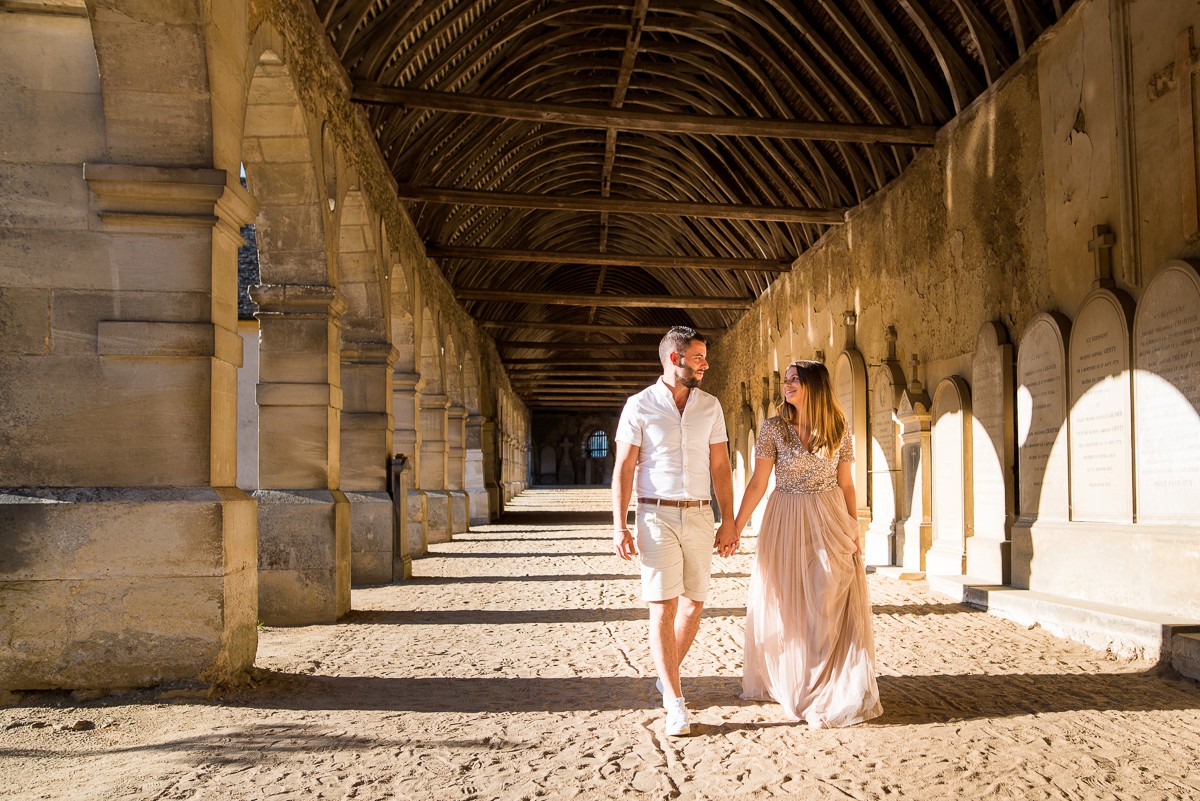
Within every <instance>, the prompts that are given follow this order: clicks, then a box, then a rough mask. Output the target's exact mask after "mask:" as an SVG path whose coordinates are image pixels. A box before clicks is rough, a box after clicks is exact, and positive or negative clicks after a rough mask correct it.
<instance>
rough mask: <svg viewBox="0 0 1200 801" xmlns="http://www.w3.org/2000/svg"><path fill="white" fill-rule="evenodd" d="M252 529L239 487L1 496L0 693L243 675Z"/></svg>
mask: <svg viewBox="0 0 1200 801" xmlns="http://www.w3.org/2000/svg"><path fill="white" fill-rule="evenodd" d="M255 526H256V521H255V513H254V501H253V499H251V498H250V497H249V496H248V495H246V493H244V492H242V491H241V490H238V489H234V488H219V489H216V488H211V487H194V488H193V487H185V488H130V489H112V488H71V487H53V488H48V487H40V488H37V489H0V584H2V585H3V587H4V591H3V592H0V632H3V633H4V634H3V636H0V689H6V690H39V689H81V688H88V689H93V688H94V689H107V688H118V687H149V686H154V685H156V684H161V683H162V682H166V681H214V682H216V681H228V680H230V679H234V678H236V677H238V676H239V675H241V674H242V673H243V672H244V671H245V670H246V669H247V668H249V667H250V666H251V665H252V664H253V663H254V654H255V651H256V649H257V648H258V630H257V628H256V621H257V609H256V607H257V573H256V570H255V567H256V557H255V542H256V537H255Z"/></svg>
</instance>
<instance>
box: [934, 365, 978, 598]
mask: <svg viewBox="0 0 1200 801" xmlns="http://www.w3.org/2000/svg"><path fill="white" fill-rule="evenodd" d="M971 416H972V415H971V390H970V387H969V386H968V385H967V382H966V381H964V380H963V379H962V378H960V377H958V376H950V377H948V378H945V379H943V380H942V381H941V383H939V384H938V387H937V390H936V391H935V392H934V394H933V422H932V445H931V451H932V454H933V463H932V468H933V470H932V474H933V493H932V499H933V543H932V546H931V547H930V549H929V551H928V553H927V554H926V555H925V559H926V567H927V569H928V570H929V572H931V573H935V574H939V575H948V576H961V575H963V573H964V571H965V569H966V554H967V541H968V540H969V539H970V537H971V527H972V525H973V520H974V515H973V511H972V508H973V507H972V492H971V490H972V487H973V485H974V482H973V481H972V479H971V467H972V458H971V432H972V422H971Z"/></svg>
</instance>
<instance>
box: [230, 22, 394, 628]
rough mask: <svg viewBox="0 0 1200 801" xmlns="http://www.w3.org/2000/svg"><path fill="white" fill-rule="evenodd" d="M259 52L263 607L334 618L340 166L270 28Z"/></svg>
mask: <svg viewBox="0 0 1200 801" xmlns="http://www.w3.org/2000/svg"><path fill="white" fill-rule="evenodd" d="M249 54H250V58H249V60H248V62H247V71H248V76H249V79H248V82H247V87H246V95H245V122H244V126H243V129H242V141H241V162H242V165H243V168H244V170H245V173H246V186H247V189H248V190H249V192H250V194H251V195H253V196H254V198H255V200H256V201H257V202H258V215H257V217H256V218H255V238H256V240H257V243H258V262H259V267H260V273H261V284H260V285H259V286H258V287H255V288H254V289H252V290H251V297H252V298H253V299H254V301H255V303H257V304H258V313H257V315H256V316H257V318H258V321H259V337H258V342H259V348H260V351H259V377H258V384H257V388H256V400H257V404H258V409H259V433H258V442H259V486H260V487H261V489H259V490H257V491H256V496H257V498H258V524H259V548H258V557H259V615H260V617H261V618H262V620H263V621H265V622H267V623H275V624H281V625H295V624H305V623H318V622H332V621H334V620H336V619H337V618H339V617H341V616H342V615H343V614H345V613H346V612H347V611H349V609H350V571H351V564H350V559H349V553H350V547H349V545H350V542H349V540H350V517H351V509H350V504H349V501H348V500H347V498H346V496H345V495H344V494H343V492H342V491H341V480H342V476H341V469H342V462H341V458H340V455H341V447H342V444H341V429H342V367H341V350H342V334H341V324H342V319H341V318H342V314H343V312H344V311H345V308H346V307H345V300H344V298H343V297H342V295H341V293H340V292H339V291H338V288H337V261H336V252H337V248H336V239H335V237H334V236H333V235H332V233H333V232H335V231H336V229H335V227H334V225H333V217H332V205H333V204H330V203H329V200H330V199H331V198H329V196H328V194H329V191H331V189H330V186H331V185H330V184H329V182H328V181H327V178H328V177H329V176H330V173H331V171H332V170H336V164H331V163H327V161H329V160H332V158H333V156H332V155H331V156H330V158H329V159H326V158H325V156H324V148H323V145H322V142H321V131H320V128H319V127H318V126H317V125H316V124H314V122H313V120H312V117H311V115H310V114H309V113H308V111H307V110H306V109H305V107H304V105H303V103H302V102H301V94H300V91H299V87H298V86H297V83H296V79H295V77H294V75H293V72H292V70H291V67H290V65H289V64H288V61H287V58H286V56H287V49H286V48H285V47H284V46H283V44H282V39H281V37H280V36H279V35H278V33H277V32H276V31H275V30H274V29H272V28H271V27H270V26H269V25H263V26H261V27H260V28H259V30H258V31H257V32H256V34H255V36H254V39H253V42H252V45H251V48H250V51H249ZM379 470H380V468H379V467H378V466H377V467H376V468H375V470H374V471H373V473H375V474H377V473H378V472H379ZM368 473H372V471H368ZM353 477H354V480H355V481H358V480H360V479H361V480H371V481H374V480H375V479H377V478H378V475H370V476H369V477H368V478H365V479H364V477H363V476H361V475H358V474H357V473H355V474H353ZM301 532H302V533H301Z"/></svg>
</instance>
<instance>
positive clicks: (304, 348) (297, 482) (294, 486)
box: [251, 284, 350, 625]
mask: <svg viewBox="0 0 1200 801" xmlns="http://www.w3.org/2000/svg"><path fill="white" fill-rule="evenodd" d="M251 297H253V298H254V301H255V303H257V304H258V307H259V312H258V315H257V316H258V321H259V338H260V341H261V351H260V358H261V362H260V368H259V384H258V408H259V434H258V436H259V487H260V489H258V490H256V491H255V493H254V495H255V497H256V498H257V499H258V548H259V553H258V567H259V593H258V603H259V616H260V617H261V618H262V620H263V622H265V623H270V624H273V625H303V624H309V623H332V622H333V621H335V620H337V619H338V618H339V617H341V616H342V615H344V614H345V613H346V612H348V611H350V507H349V503H348V502H347V500H346V496H345V495H344V494H342V492H341V489H340V484H339V482H340V460H339V455H340V451H341V442H340V439H341V430H340V417H341V409H342V390H341V371H340V351H341V325H340V322H339V318H340V317H341V314H342V313H343V312H344V311H345V308H346V302H345V300H344V299H343V298H342V297H341V295H340V294H339V293H338V292H337V290H336V289H334V288H332V287H328V286H310V285H298V284H275V285H263V286H259V287H256V288H254V289H253V290H251Z"/></svg>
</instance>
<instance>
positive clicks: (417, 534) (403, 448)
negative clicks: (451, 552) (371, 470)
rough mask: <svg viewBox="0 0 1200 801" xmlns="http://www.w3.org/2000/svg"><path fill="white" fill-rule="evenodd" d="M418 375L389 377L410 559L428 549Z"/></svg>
mask: <svg viewBox="0 0 1200 801" xmlns="http://www.w3.org/2000/svg"><path fill="white" fill-rule="evenodd" d="M420 383H421V376H419V375H417V374H416V373H409V372H397V373H395V374H394V375H393V376H392V414H393V415H394V416H395V420H396V428H395V433H393V435H392V447H393V448H395V451H396V453H401V454H404V455H405V456H406V457H408V462H407V470H408V476H409V480H408V482H407V483H406V489H405V492H407V494H408V497H407V500H406V502H405V507H404V508H405V509H406V513H405V514H406V520H407V526H406V528H407V534H408V550H409V553H410V554H411V555H412V556H424V555H425V552H426V551H427V550H428V543H427V541H426V539H425V496H424V495H422V494H421V432H420V431H419V430H418V428H417V423H418V421H419V420H420V416H421V415H420V412H421V391H420V390H419V389H418V388H417V387H418V386H419V385H420Z"/></svg>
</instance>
